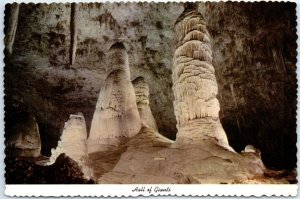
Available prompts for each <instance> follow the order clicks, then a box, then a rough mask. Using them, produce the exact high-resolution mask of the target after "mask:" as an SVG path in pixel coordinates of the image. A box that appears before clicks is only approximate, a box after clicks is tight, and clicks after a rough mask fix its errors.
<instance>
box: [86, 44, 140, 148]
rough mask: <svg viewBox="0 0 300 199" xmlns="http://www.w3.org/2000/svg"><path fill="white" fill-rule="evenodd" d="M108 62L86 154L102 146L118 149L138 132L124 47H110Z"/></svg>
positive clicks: (138, 123)
mask: <svg viewBox="0 0 300 199" xmlns="http://www.w3.org/2000/svg"><path fill="white" fill-rule="evenodd" d="M107 60H108V63H107V68H106V73H107V78H106V80H105V83H104V85H103V86H102V87H101V89H100V94H99V99H98V102H97V105H96V110H95V113H94V116H93V120H92V124H91V130H90V134H89V138H88V151H89V153H91V152H95V151H99V150H102V149H101V146H102V145H117V144H118V143H119V142H120V140H119V139H123V138H129V137H132V136H134V135H136V134H137V133H138V132H139V131H140V129H141V120H140V116H139V112H138V109H137V105H136V97H135V93H134V88H133V86H132V83H131V81H130V71H129V65H128V55H127V52H126V49H125V47H124V45H123V44H122V43H119V42H118V43H115V44H114V45H112V47H111V48H110V50H109V52H108V57H107Z"/></svg>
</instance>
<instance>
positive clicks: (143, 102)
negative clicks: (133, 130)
mask: <svg viewBox="0 0 300 199" xmlns="http://www.w3.org/2000/svg"><path fill="white" fill-rule="evenodd" d="M132 84H133V87H134V91H135V96H136V104H137V108H138V110H139V113H140V117H141V123H142V127H148V128H150V129H152V130H153V131H155V132H156V131H157V125H156V122H155V119H154V117H153V115H152V112H151V109H150V105H149V104H150V103H149V86H148V84H147V83H146V82H145V80H144V78H143V77H137V78H136V79H134V80H133V81H132Z"/></svg>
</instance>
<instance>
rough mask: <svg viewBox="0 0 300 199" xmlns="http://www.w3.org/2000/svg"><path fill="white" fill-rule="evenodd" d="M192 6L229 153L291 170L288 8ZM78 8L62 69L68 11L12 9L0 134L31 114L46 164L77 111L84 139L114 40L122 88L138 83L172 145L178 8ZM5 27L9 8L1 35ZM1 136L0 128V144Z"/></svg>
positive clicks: (292, 54)
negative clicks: (253, 152)
mask: <svg viewBox="0 0 300 199" xmlns="http://www.w3.org/2000/svg"><path fill="white" fill-rule="evenodd" d="M197 4H198V11H199V12H200V13H201V15H202V16H203V18H204V20H205V22H206V29H207V31H208V32H209V34H210V42H211V51H212V57H213V60H212V66H213V67H214V70H215V77H216V82H217V83H218V94H217V96H216V97H217V99H218V100H219V103H220V107H221V110H220V112H219V118H220V121H221V123H222V126H223V128H224V130H225V132H226V134H227V138H228V141H229V144H230V146H232V148H233V149H234V150H235V151H236V152H240V151H242V150H244V148H245V146H247V145H249V144H250V145H253V146H254V147H255V148H257V149H259V150H260V151H261V156H262V159H263V162H264V163H265V165H266V166H267V167H269V168H277V169H293V168H294V167H295V166H296V160H297V159H296V152H297V148H296V141H297V134H296V117H295V116H296V99H297V98H296V93H297V92H296V91H297V90H296V88H297V81H296V73H295V70H296V55H297V54H296V53H297V52H296V49H297V45H296V39H297V35H296V4H295V3H291V2H286V3H283V2H272V3H271V2H254V3H244V2H226V3H225V2H223V3H222V2H218V3H212V2H211V3H210V2H206V3H202V2H199V3H197ZM78 6H79V9H78V13H77V18H76V19H77V21H76V24H77V27H78V33H77V48H76V57H75V62H74V64H73V65H71V66H70V49H71V46H70V44H71V43H72V42H71V37H72V34H71V32H70V30H71V27H70V26H71V19H72V18H71V13H72V12H71V10H72V9H71V4H55V3H54V4H32V3H31V4H20V5H19V17H18V23H17V28H16V33H15V39H14V43H13V48H12V49H13V51H12V54H11V55H9V56H6V57H5V67H4V72H5V73H4V87H5V98H4V103H5V129H9V128H11V127H13V126H15V124H16V117H14V115H16V113H17V112H21V111H24V112H28V113H30V114H31V115H32V116H34V117H35V118H36V122H37V123H38V126H39V131H40V137H41V142H42V152H41V153H42V154H43V155H47V156H50V155H51V149H52V148H56V146H57V143H58V141H59V139H60V136H61V134H62V132H63V128H64V123H65V121H67V120H68V118H69V116H70V114H72V113H76V112H82V113H83V114H84V116H85V120H86V124H87V131H88V133H89V132H90V126H91V122H92V118H93V114H94V112H95V105H96V103H97V100H98V97H99V92H100V87H103V86H104V84H105V79H106V78H107V73H106V67H107V64H106V61H105V60H106V57H107V54H108V51H109V48H110V46H111V45H112V44H114V43H115V42H118V41H122V42H123V43H124V45H125V46H126V49H127V53H128V62H129V70H130V80H131V81H132V80H134V79H135V78H137V77H140V76H142V77H143V78H144V79H145V81H146V82H147V83H148V85H149V100H150V109H151V112H152V114H153V117H154V119H155V121H156V124H157V128H158V131H159V133H161V134H163V135H164V136H166V137H168V138H171V139H172V140H175V138H176V133H177V128H176V117H175V114H174V106H173V101H174V98H175V96H174V93H173V91H172V86H173V81H172V67H173V60H172V59H173V53H174V51H173V50H172V49H174V48H173V47H172V43H173V37H174V33H175V31H174V24H175V22H176V20H177V18H178V17H179V16H180V15H181V13H182V12H183V10H184V4H183V3H89V4H88V3H80V4H78ZM278 13H280V14H278ZM11 20H13V17H11V14H10V8H9V5H8V6H6V10H5V33H6V34H8V32H9V31H8V30H9V29H10V27H9V24H12V23H11ZM5 39H6V40H7V38H5ZM6 47H9V46H8V45H7V46H6ZM6 53H8V52H6ZM6 55H8V54H6ZM207 74H208V73H207ZM9 134H10V132H9V131H6V130H5V137H8V136H9ZM95 160H96V159H95ZM115 161H117V160H114V161H112V162H115ZM104 167H105V166H104Z"/></svg>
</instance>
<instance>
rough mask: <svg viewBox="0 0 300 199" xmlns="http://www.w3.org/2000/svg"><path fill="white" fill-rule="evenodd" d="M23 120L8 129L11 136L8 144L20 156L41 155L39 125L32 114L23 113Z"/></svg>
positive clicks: (11, 150) (14, 153) (7, 141)
mask: <svg viewBox="0 0 300 199" xmlns="http://www.w3.org/2000/svg"><path fill="white" fill-rule="evenodd" d="M21 117H22V118H19V119H18V120H21V122H16V124H15V125H14V126H13V127H12V128H11V129H7V131H8V132H9V135H10V136H9V137H8V138H7V139H6V146H7V148H8V149H9V151H10V152H12V153H13V155H15V156H19V157H39V156H40V155H41V138H40V133H39V127H38V125H37V122H36V120H35V118H34V117H33V116H31V115H28V114H26V115H22V116H21Z"/></svg>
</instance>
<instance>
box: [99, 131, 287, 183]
mask: <svg viewBox="0 0 300 199" xmlns="http://www.w3.org/2000/svg"><path fill="white" fill-rule="evenodd" d="M172 146H173V145H172V142H168V141H166V140H164V139H161V137H158V136H155V134H154V133H153V132H152V130H151V129H147V128H142V130H141V132H140V133H139V134H138V135H136V136H135V137H133V138H131V139H130V141H129V142H128V143H126V144H125V145H124V146H123V151H124V152H123V153H122V155H121V156H119V161H118V162H117V163H116V165H115V166H114V167H112V166H111V167H110V168H109V169H107V170H100V169H98V170H97V171H98V172H99V173H98V175H97V177H98V178H95V179H94V180H95V181H97V182H98V183H104V184H110V183H117V184H118V183H121V184H123V183H126V184H128V183H132V184H140V183H154V184H160V183H162V184H170V183H179V184H181V183H183V184H197V183H204V184H209V183H214V184H221V183H271V182H272V183H287V181H285V180H286V179H280V180H276V179H273V181H272V180H270V179H268V177H264V173H265V172H267V170H266V169H265V168H264V165H263V163H262V161H261V159H260V156H259V154H257V153H252V152H251V153H242V154H237V153H234V152H231V151H227V150H224V148H223V147H220V146H219V145H218V143H217V141H216V140H214V139H205V140H203V141H202V142H200V143H197V144H189V145H184V146H183V147H181V148H173V147H172ZM124 148H125V149H126V150H125V149H124ZM99 160H100V159H99ZM102 160H103V162H105V161H107V158H105V157H104V156H102ZM103 162H102V164H103ZM101 172H102V174H100V173H101Z"/></svg>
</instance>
